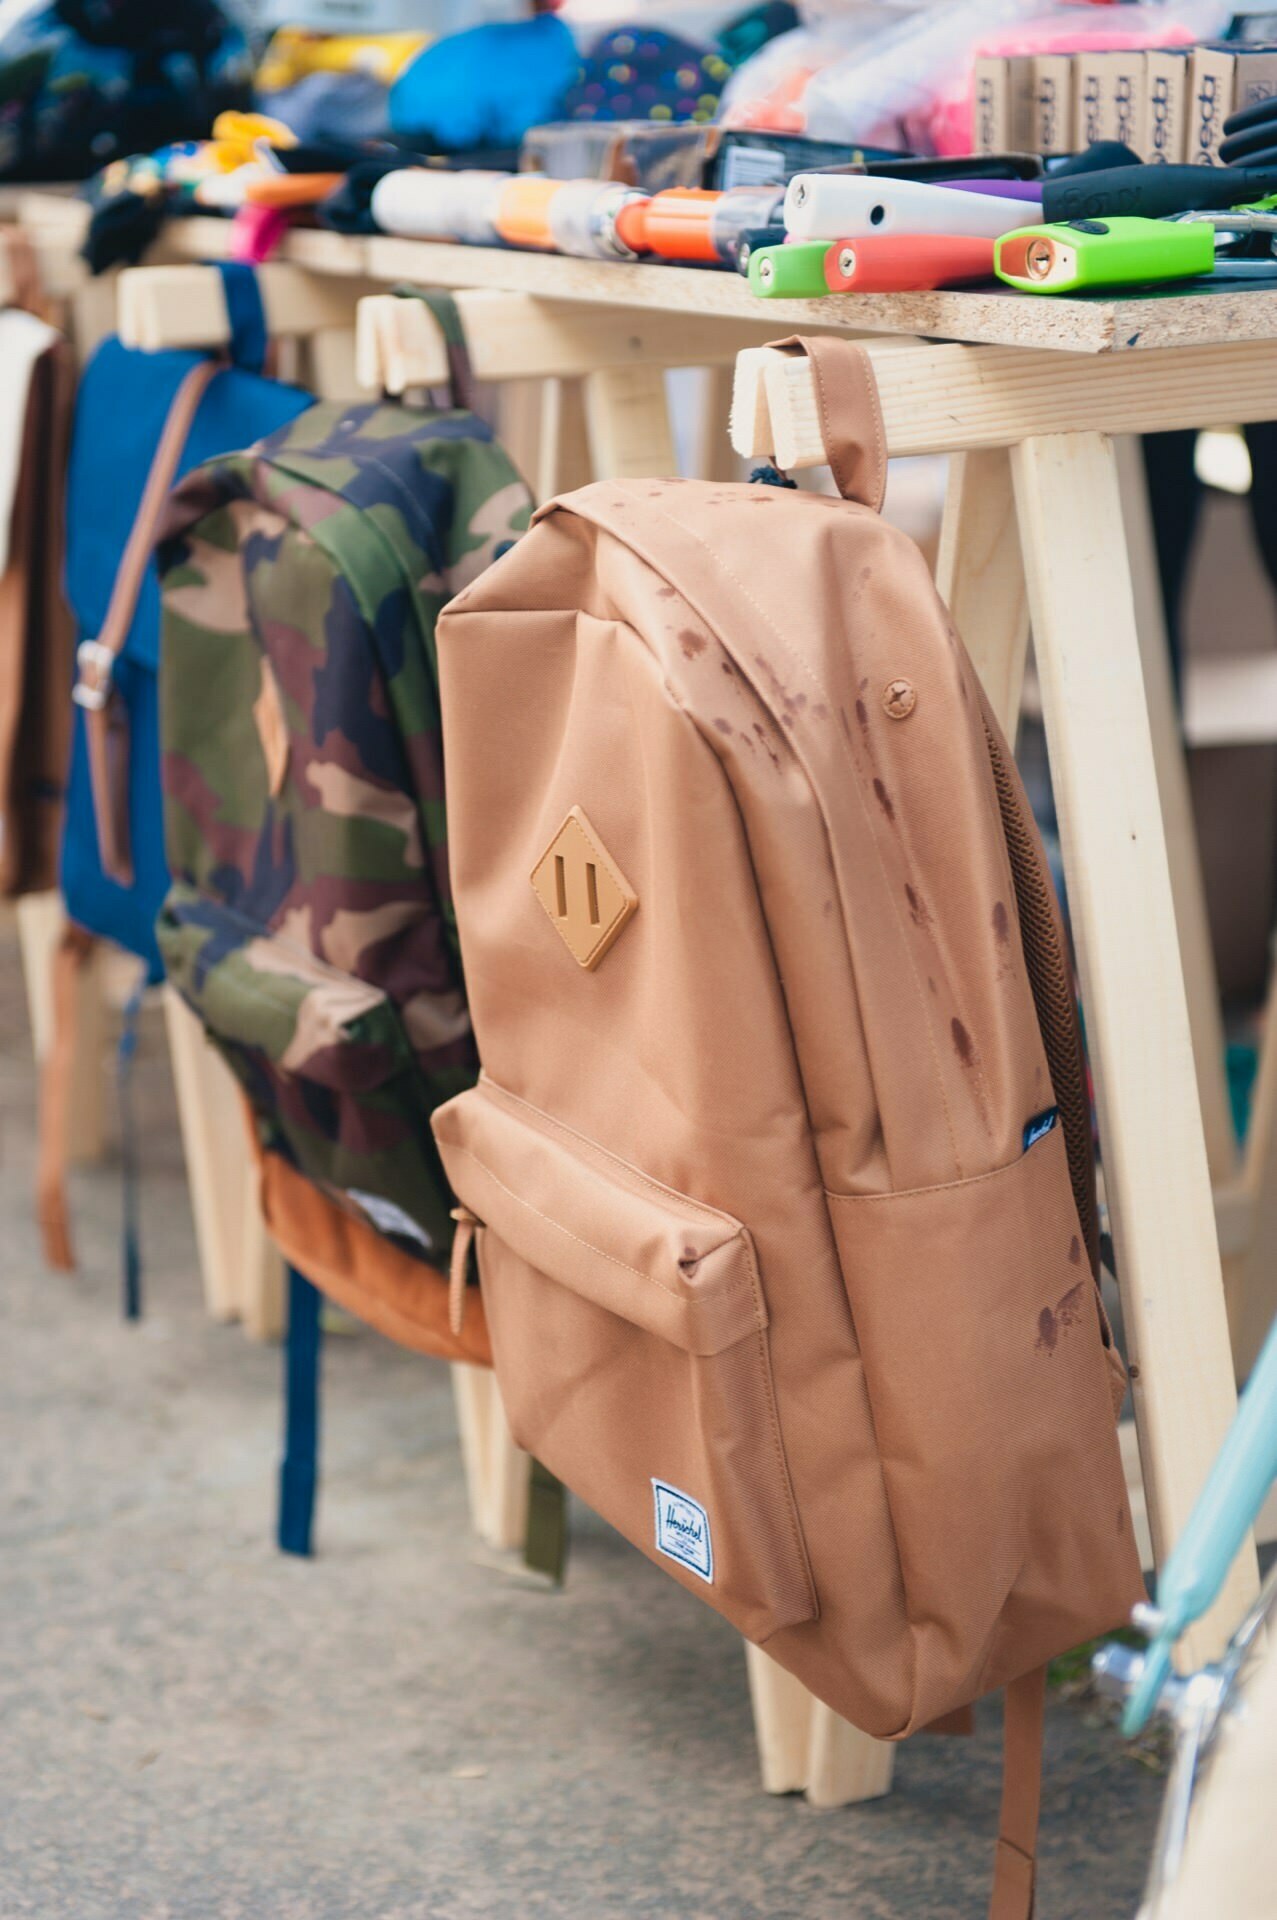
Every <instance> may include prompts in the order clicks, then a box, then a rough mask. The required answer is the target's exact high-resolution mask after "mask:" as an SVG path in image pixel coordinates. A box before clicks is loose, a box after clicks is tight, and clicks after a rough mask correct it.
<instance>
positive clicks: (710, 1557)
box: [652, 1480, 714, 1586]
mask: <svg viewBox="0 0 1277 1920" xmlns="http://www.w3.org/2000/svg"><path fill="white" fill-rule="evenodd" d="M652 1495H653V1498H654V1499H655V1501H656V1550H657V1552H658V1553H663V1554H666V1555H668V1557H669V1558H670V1559H671V1560H677V1561H678V1563H679V1565H680V1566H681V1567H688V1568H690V1570H691V1571H692V1572H693V1573H695V1574H698V1575H699V1576H700V1578H701V1579H702V1580H705V1581H707V1582H708V1583H709V1584H710V1585H711V1586H712V1585H713V1583H714V1543H713V1540H712V1539H711V1537H710V1531H709V1515H708V1514H707V1513H706V1511H705V1509H704V1507H703V1506H702V1505H701V1503H700V1501H699V1500H693V1499H692V1496H691V1494H690V1493H681V1492H680V1491H679V1489H678V1488H677V1487H671V1486H667V1485H666V1483H665V1481H664V1480H653V1482H652Z"/></svg>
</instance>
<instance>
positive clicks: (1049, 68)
mask: <svg viewBox="0 0 1277 1920" xmlns="http://www.w3.org/2000/svg"><path fill="white" fill-rule="evenodd" d="M1031 80H1032V85H1031V87H1030V92H1029V110H1030V114H1029V139H1028V150H1029V152H1030V153H1072V151H1073V56H1072V54H1071V53H1039V54H1035V55H1034V58H1033V62H1032V72H1031Z"/></svg>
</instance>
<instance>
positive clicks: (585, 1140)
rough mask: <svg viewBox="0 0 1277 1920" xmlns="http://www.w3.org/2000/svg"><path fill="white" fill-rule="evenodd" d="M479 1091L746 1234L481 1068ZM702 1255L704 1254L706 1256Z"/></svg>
mask: <svg viewBox="0 0 1277 1920" xmlns="http://www.w3.org/2000/svg"><path fill="white" fill-rule="evenodd" d="M479 1091H480V1092H481V1093H482V1094H483V1096H484V1098H485V1099H488V1100H491V1101H492V1103H493V1105H494V1106H497V1107H500V1106H503V1105H504V1104H505V1102H507V1101H510V1102H511V1103H512V1104H513V1105H515V1106H517V1107H522V1108H523V1110H524V1112H525V1113H530V1114H532V1115H533V1116H534V1118H535V1120H536V1121H537V1123H538V1124H539V1125H540V1126H542V1127H544V1128H545V1129H546V1130H547V1131H549V1132H553V1133H559V1134H562V1136H563V1138H564V1139H565V1140H570V1141H571V1142H572V1143H573V1144H574V1145H575V1146H579V1147H584V1148H586V1149H587V1150H588V1151H589V1152H590V1153H595V1154H598V1155H599V1157H600V1158H601V1159H603V1160H606V1161H608V1162H609V1163H610V1165H612V1166H614V1167H618V1168H619V1169H620V1171H621V1172H622V1173H623V1174H625V1175H626V1176H627V1177H628V1178H629V1179H631V1180H634V1181H636V1182H637V1183H638V1184H639V1185H640V1186H643V1187H646V1188H647V1189H648V1191H649V1192H650V1193H655V1194H659V1195H660V1197H661V1198H662V1199H663V1200H673V1201H675V1202H676V1203H677V1204H678V1205H679V1206H684V1207H687V1208H689V1209H690V1210H691V1211H692V1212H693V1213H703V1214H707V1215H708V1216H709V1218H710V1219H711V1220H717V1221H719V1222H720V1223H721V1224H726V1225H727V1226H729V1227H730V1228H731V1230H732V1231H731V1235H730V1236H729V1238H730V1239H735V1238H737V1237H738V1236H739V1235H740V1234H742V1233H744V1234H748V1231H749V1230H748V1228H747V1227H746V1226H745V1225H744V1223H743V1221H740V1220H737V1218H736V1217H735V1215H734V1214H730V1213H724V1212H722V1211H721V1210H720V1209H719V1208H718V1207H711V1206H709V1205H708V1204H707V1203H706V1202H705V1201H703V1200H693V1199H692V1198H691V1196H690V1195H689V1194H686V1193H680V1192H679V1191H678V1189H677V1187H667V1186H664V1185H662V1183H661V1182H660V1181H659V1180H654V1179H653V1178H652V1176H651V1175H650V1174H647V1173H644V1172H643V1170H642V1168H640V1167H636V1166H633V1165H632V1164H631V1163H630V1161H628V1160H623V1159H622V1158H621V1156H620V1155H619V1154H617V1153H609V1152H608V1150H607V1148H606V1147H601V1146H600V1145H599V1144H598V1142H597V1140H591V1139H590V1138H589V1136H588V1135H587V1134H584V1133H578V1132H577V1131H576V1129H575V1128H573V1127H569V1126H568V1125H566V1123H565V1122H564V1121H562V1120H556V1119H554V1117H553V1116H552V1115H551V1114H548V1113H544V1112H543V1111H542V1109H541V1108H540V1107H534V1106H533V1104H532V1102H531V1101H530V1100H522V1099H520V1097H519V1095H518V1094H517V1093H511V1092H510V1089H509V1088H508V1087H503V1086H500V1085H498V1083H497V1082H496V1081H495V1080H493V1079H492V1078H491V1077H490V1076H489V1075H488V1074H486V1073H482V1072H481V1073H480V1075H479ZM720 1244H721V1245H724V1246H726V1245H727V1244H728V1241H723V1242H721V1243H720ZM710 1251H711V1252H717V1251H718V1249H717V1248H711V1249H710ZM705 1257H706V1258H707V1257H708V1256H705Z"/></svg>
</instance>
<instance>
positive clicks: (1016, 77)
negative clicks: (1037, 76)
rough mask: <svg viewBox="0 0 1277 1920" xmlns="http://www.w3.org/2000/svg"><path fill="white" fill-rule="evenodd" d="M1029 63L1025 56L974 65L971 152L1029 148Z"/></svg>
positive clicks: (1030, 106)
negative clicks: (973, 121)
mask: <svg viewBox="0 0 1277 1920" xmlns="http://www.w3.org/2000/svg"><path fill="white" fill-rule="evenodd" d="M1032 90H1033V62H1032V61H1031V60H1030V59H1029V57H1028V56H1027V54H1016V55H1014V56H1012V57H1009V58H1000V59H991V58H990V59H980V60H977V61H976V63H975V75H974V86H973V90H972V96H973V99H974V103H975V104H974V120H975V125H974V127H973V128H972V150H973V151H974V152H975V153H1025V152H1028V151H1029V150H1030V149H1031V148H1032V144H1033V143H1032V141H1031V139H1030V137H1029V136H1030V124H1031V120H1032Z"/></svg>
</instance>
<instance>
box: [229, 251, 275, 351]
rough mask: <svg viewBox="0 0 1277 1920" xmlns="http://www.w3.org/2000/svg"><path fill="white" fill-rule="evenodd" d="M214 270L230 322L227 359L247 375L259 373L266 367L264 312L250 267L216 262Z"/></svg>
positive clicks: (255, 274)
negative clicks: (229, 354) (223, 292)
mask: <svg viewBox="0 0 1277 1920" xmlns="http://www.w3.org/2000/svg"><path fill="white" fill-rule="evenodd" d="M217 270H218V272H219V273H220V274H221V276H222V285H223V287H224V288H225V290H226V311H227V313H228V315H229V316H230V323H231V359H232V360H233V361H234V363H235V365H236V366H237V367H243V368H244V370H245V371H246V372H247V373H260V372H261V370H262V368H263V367H264V366H265V364H266V346H267V335H266V309H265V307H264V306H263V305H262V292H261V288H260V287H259V286H258V284H257V273H256V269H255V268H253V267H249V266H245V265H244V264H243V263H242V262H241V261H238V260H219V261H218V262H217Z"/></svg>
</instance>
